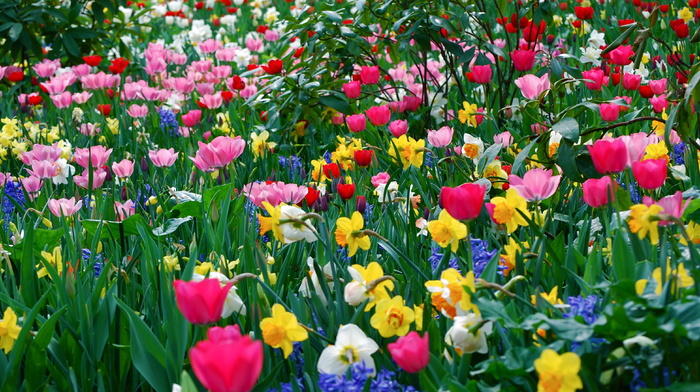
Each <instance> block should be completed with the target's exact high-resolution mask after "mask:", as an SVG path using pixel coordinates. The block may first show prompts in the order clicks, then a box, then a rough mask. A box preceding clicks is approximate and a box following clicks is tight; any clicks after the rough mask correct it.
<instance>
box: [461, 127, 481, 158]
mask: <svg viewBox="0 0 700 392" xmlns="http://www.w3.org/2000/svg"><path fill="white" fill-rule="evenodd" d="M483 154H484V142H483V141H482V140H481V138H479V137H476V136H472V135H470V134H468V133H465V134H464V146H462V155H464V156H465V157H467V158H471V159H472V160H473V161H474V163H475V164H476V163H477V162H479V159H480V158H481V155H483Z"/></svg>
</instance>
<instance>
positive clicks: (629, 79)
mask: <svg viewBox="0 0 700 392" xmlns="http://www.w3.org/2000/svg"><path fill="white" fill-rule="evenodd" d="M641 84H642V76H641V75H635V74H632V73H629V72H625V73H624V74H622V88H624V89H625V90H637V89H639V86H640V85H641Z"/></svg>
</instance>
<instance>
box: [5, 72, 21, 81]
mask: <svg viewBox="0 0 700 392" xmlns="http://www.w3.org/2000/svg"><path fill="white" fill-rule="evenodd" d="M7 80H9V81H10V82H21V81H22V80H24V72H22V71H15V72H10V74H9V75H7Z"/></svg>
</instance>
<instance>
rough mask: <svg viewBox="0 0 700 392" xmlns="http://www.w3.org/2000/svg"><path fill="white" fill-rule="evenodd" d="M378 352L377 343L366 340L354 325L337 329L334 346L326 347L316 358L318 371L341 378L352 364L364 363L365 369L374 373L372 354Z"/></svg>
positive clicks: (363, 334) (365, 336)
mask: <svg viewBox="0 0 700 392" xmlns="http://www.w3.org/2000/svg"><path fill="white" fill-rule="evenodd" d="M377 350H379V346H378V345H377V343H376V342H375V341H374V340H372V339H370V338H368V337H367V335H365V333H364V332H362V330H361V329H360V328H359V327H358V326H357V325H355V324H347V325H343V326H342V327H340V328H339V329H338V337H337V338H336V339H335V345H334V346H329V347H326V349H325V350H323V352H322V353H321V356H320V357H319V358H318V371H319V372H321V373H326V374H336V375H338V376H342V375H343V374H345V372H346V371H347V370H348V369H349V368H350V366H351V365H352V364H355V363H362V362H364V365H365V367H367V368H369V369H372V370H373V372H372V375H374V374H375V373H376V370H375V366H374V360H373V359H372V354H374V353H375V352H376V351H377Z"/></svg>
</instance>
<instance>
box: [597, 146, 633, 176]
mask: <svg viewBox="0 0 700 392" xmlns="http://www.w3.org/2000/svg"><path fill="white" fill-rule="evenodd" d="M588 152H590V153H591V159H592V160H593V166H595V169H596V170H597V171H598V173H600V174H610V173H619V172H621V171H623V170H625V167H627V146H626V145H625V142H623V141H622V140H621V139H614V140H598V141H596V142H595V143H593V145H592V146H588Z"/></svg>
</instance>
